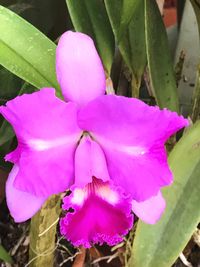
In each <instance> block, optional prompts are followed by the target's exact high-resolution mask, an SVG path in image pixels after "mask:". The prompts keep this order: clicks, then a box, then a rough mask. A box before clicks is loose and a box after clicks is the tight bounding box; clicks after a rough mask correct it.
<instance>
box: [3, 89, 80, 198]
mask: <svg viewBox="0 0 200 267" xmlns="http://www.w3.org/2000/svg"><path fill="white" fill-rule="evenodd" d="M0 113H1V114H2V115H3V116H4V117H5V118H6V119H7V120H8V121H9V122H10V123H11V125H12V126H13V128H14V130H15V133H16V136H17V139H18V147H17V149H16V150H15V151H14V152H12V153H10V154H8V155H7V157H6V159H7V160H9V161H11V162H13V163H17V164H18V166H19V172H18V174H17V176H16V178H15V181H14V185H15V187H16V188H17V189H19V190H22V191H26V192H29V193H30V194H34V195H37V196H42V197H48V196H49V195H51V194H56V193H59V192H62V191H65V190H66V189H67V188H68V187H69V186H70V185H71V184H72V182H73V179H74V165H73V162H74V153H75V149H76V146H77V143H78V139H79V137H80V136H81V133H82V131H81V130H80V128H79V127H78V126H77V108H76V105H75V104H73V103H65V102H63V101H61V100H60V99H58V98H57V97H56V96H55V91H54V89H50V88H45V89H42V90H41V91H39V92H36V93H33V94H29V95H27V94H25V95H23V96H19V97H16V98H15V99H13V100H11V101H9V102H7V105H6V106H1V107H0Z"/></svg>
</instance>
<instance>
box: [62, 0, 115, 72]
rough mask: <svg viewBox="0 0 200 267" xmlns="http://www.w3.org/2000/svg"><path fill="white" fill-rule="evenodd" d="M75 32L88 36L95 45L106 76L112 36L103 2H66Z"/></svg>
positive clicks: (109, 64) (67, 0) (76, 0)
mask: <svg viewBox="0 0 200 267" xmlns="http://www.w3.org/2000/svg"><path fill="white" fill-rule="evenodd" d="M66 2H67V6H68V10H69V13H70V16H71V19H72V22H73V25H74V27H75V29H76V31H80V32H84V33H86V34H88V35H90V36H91V37H92V38H93V40H94V41H95V43H96V46H97V49H98V51H99V54H100V56H101V58H102V61H103V64H104V67H105V69H106V72H107V74H108V75H109V74H110V70H111V66H112V62H113V56H114V49H115V43H114V36H113V32H112V29H111V25H110V22H109V19H108V16H107V13H106V10H105V6H104V4H103V1H99V0H92V1H91V0H66Z"/></svg>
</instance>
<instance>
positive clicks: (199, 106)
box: [191, 65, 200, 123]
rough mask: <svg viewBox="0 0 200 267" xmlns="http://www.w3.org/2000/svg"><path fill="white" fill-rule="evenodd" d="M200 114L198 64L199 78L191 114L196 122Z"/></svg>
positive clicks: (199, 67)
mask: <svg viewBox="0 0 200 267" xmlns="http://www.w3.org/2000/svg"><path fill="white" fill-rule="evenodd" d="M199 115H200V65H199V66H198V71H197V78H196V84H195V89H194V96H193V107H192V114H191V118H192V121H193V122H194V123H195V121H196V120H197V119H198V118H199Z"/></svg>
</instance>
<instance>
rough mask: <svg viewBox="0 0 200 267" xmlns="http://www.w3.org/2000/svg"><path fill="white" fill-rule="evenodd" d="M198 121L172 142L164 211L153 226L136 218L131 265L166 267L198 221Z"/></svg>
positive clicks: (199, 173)
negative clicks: (172, 178)
mask: <svg viewBox="0 0 200 267" xmlns="http://www.w3.org/2000/svg"><path fill="white" fill-rule="evenodd" d="M199 133H200V122H198V123H196V124H195V125H194V126H193V127H192V128H191V129H189V130H188V131H187V132H186V134H185V135H184V136H183V137H182V138H181V140H180V141H179V142H178V143H177V144H176V145H175V147H174V149H173V150H172V152H171V153H170V156H169V165H170V168H171V170H172V173H173V174H174V183H173V184H172V185H171V186H169V187H167V188H164V190H163V195H164V198H165V199H166V203H167V206H166V210H165V213H164V214H163V216H162V218H161V220H160V221H159V222H158V223H157V224H156V225H147V224H145V223H143V222H141V221H139V223H138V226H137V229H136V236H135V239H134V244H133V250H132V255H133V256H132V258H131V260H130V265H129V266H130V267H131V266H134V267H155V266H159V267H169V266H171V265H172V264H173V263H174V262H175V260H176V259H177V258H178V256H179V254H180V253H181V252H182V251H183V249H184V247H185V246H186V244H187V242H188V241H189V239H190V238H191V236H192V234H193V232H194V230H195V228H196V226H197V225H198V223H199V221H200V208H199V207H200V194H199V192H200V183H199V177H200V134H199Z"/></svg>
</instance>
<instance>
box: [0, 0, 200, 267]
mask: <svg viewBox="0 0 200 267" xmlns="http://www.w3.org/2000/svg"><path fill="white" fill-rule="evenodd" d="M164 7H165V8H164ZM9 10H10V11H12V12H14V13H15V14H14V13H12V12H10V11H9ZM16 14H17V15H19V16H20V17H19V16H17V15H16ZM21 18H23V19H25V20H26V21H28V22H29V24H28V23H26V22H25V21H24V20H23V19H21ZM163 18H164V19H163ZM31 25H33V26H34V27H35V28H34V27H33V26H31ZM36 28H37V29H36ZM66 30H76V31H81V32H84V33H87V34H88V35H90V36H91V37H92V38H93V40H94V41H95V44H96V47H97V49H98V52H99V55H100V56H101V59H102V62H103V65H104V68H105V72H106V75H107V78H111V80H108V81H109V82H108V85H109V86H108V88H107V89H108V91H109V90H110V89H111V90H112V89H113V88H112V84H113V87H114V90H115V93H116V94H120V95H125V96H129V97H139V98H140V99H142V100H143V101H145V102H146V103H148V104H150V105H159V106H160V107H161V108H168V109H171V110H173V111H176V112H179V113H181V114H183V115H184V116H189V118H190V119H191V126H190V129H189V130H187V132H186V133H184V136H183V137H182V138H181V139H180V141H178V142H177V140H178V139H179V138H180V136H181V134H179V136H178V137H173V138H172V139H171V140H170V141H169V142H168V148H170V149H169V150H171V149H172V148H173V147H174V149H173V150H172V152H171V153H170V156H169V164H170V167H171V169H172V170H173V173H174V176H175V182H174V184H173V185H172V186H171V187H170V188H166V189H164V190H163V194H164V196H165V198H166V200H167V210H166V212H165V214H164V216H163V218H162V219H161V220H160V222H159V223H158V224H156V225H153V226H149V225H146V224H144V223H142V222H140V221H139V222H138V223H137V226H136V227H135V228H134V231H133V232H132V233H131V234H130V235H129V236H128V237H127V239H126V242H124V244H123V246H122V247H123V249H121V250H120V249H119V248H116V250H114V251H117V253H118V254H117V257H115V260H114V263H113V264H114V265H112V263H106V262H105V261H103V263H102V265H101V261H99V263H96V264H99V265H95V266H115V267H117V266H124V265H126V266H133V267H134V266H136V267H165V266H166V267H169V266H172V265H173V264H174V266H185V265H186V266H194V267H195V266H199V265H198V264H200V252H199V243H198V242H199V241H195V240H198V238H199V239H200V236H199V230H198V223H199V221H200V194H199V192H200V183H199V177H200V150H199V147H200V146H199V144H200V124H199V122H198V120H199V113H200V76H199V75H200V71H199V64H200V45H199V36H200V1H199V0H190V1H189V0H185V1H184V0H177V1H172V0H171V1H167V0H166V1H164V0H157V1H156V0H117V1H116V0H104V1H103V0H92V1H91V0H66V1H65V0H59V1H56V0H48V1H47V0H42V1H41V0H40V1H39V0H29V1H25V0H2V1H1V7H0V64H1V65H2V66H1V67H0V104H4V103H5V102H6V101H8V100H9V99H12V98H13V97H15V96H17V95H20V94H22V93H30V92H33V91H35V90H38V89H40V88H41V87H45V86H52V87H54V88H56V90H57V95H58V96H61V94H60V88H59V85H58V84H57V81H56V76H55V66H54V62H55V49H56V43H57V41H58V39H59V36H60V35H61V34H62V33H63V32H64V31H66ZM46 36H47V37H48V38H46ZM111 81H112V82H111ZM119 108H120V107H119ZM196 121H197V122H196ZM193 123H195V124H194V125H193ZM176 143H177V144H176ZM15 146H16V138H15V136H14V133H13V130H12V128H11V126H10V125H9V124H8V123H7V122H6V121H5V120H3V119H2V118H1V119H0V167H1V169H2V170H3V173H4V174H2V175H1V177H0V179H1V185H2V186H1V188H0V199H1V200H2V201H3V199H4V184H5V180H6V177H7V175H6V174H7V172H8V171H9V170H10V168H11V165H10V164H9V163H6V162H5V161H4V159H3V158H4V156H5V154H7V153H8V152H9V151H11V150H12V149H13V148H14V147H15ZM5 205H6V204H5V200H4V202H3V204H1V209H4V208H5ZM6 212H7V213H8V211H7V210H6ZM0 221H1V222H2V223H0V238H1V239H0V240H1V243H2V244H3V245H4V246H5V247H6V249H7V250H9V251H10V254H11V255H12V256H13V258H14V261H15V262H17V263H16V264H18V265H13V266H24V262H25V261H27V260H28V258H27V257H28V256H27V255H28V253H27V249H25V250H24V254H25V255H26V256H23V257H21V254H19V255H20V256H19V255H18V254H17V253H14V252H13V246H14V243H12V242H10V243H9V242H8V241H7V242H6V241H5V239H6V236H7V235H8V234H9V233H10V232H9V231H10V229H7V230H6V231H5V228H4V227H5V224H6V223H10V221H11V218H10V217H9V216H5V215H4V214H3V213H2V212H1V213H0ZM10 224H11V226H10V227H11V228H12V231H13V232H14V233H15V231H14V230H13V227H14V226H13V225H15V224H14V223H13V222H11V223H10ZM1 227H3V228H2V229H3V230H2V229H1ZM23 227H25V226H24V225H23ZM23 227H22V229H25V232H26V233H27V228H23ZM27 227H29V224H28V226H27ZM16 229H17V230H18V231H19V228H18V227H16ZM191 236H192V238H191ZM194 236H195V238H196V239H195V238H194ZM133 237H134V238H133ZM12 238H13V240H15V238H14V236H13V235H11V234H10V239H12ZM57 238H58V237H57ZM50 242H51V243H52V242H54V243H55V240H54V238H51V241H50ZM188 242H189V243H188ZM187 243H188V245H187ZM186 245H187V247H186V249H185V250H184V248H185V246H186ZM65 246H66V244H65ZM67 246H68V247H69V244H67ZM45 249H46V248H44V250H45ZM70 249H71V248H70ZM96 249H97V248H96ZM188 250H189V253H188ZM97 251H98V252H95V253H96V254H95V253H94V251H90V258H89V261H88V265H87V266H90V263H91V258H93V259H94V258H95V257H96V258H99V257H101V256H102V253H103V255H105V254H104V253H107V252H105V250H104V252H102V251H101V249H100V248H98V249H97ZM99 251H100V252H99ZM109 252H110V251H109ZM70 253H72V254H73V253H74V250H73V249H72V252H70ZM98 253H99V254H98ZM67 255H68V254H67ZM69 255H70V254H69ZM69 255H68V256H69ZM91 255H92V256H91ZM94 255H96V256H94ZM120 255H121V256H120ZM193 255H195V256H193ZM71 256H72V255H71ZM0 257H1V258H2V259H3V260H4V261H7V262H11V258H10V256H9V255H8V254H7V253H6V251H5V249H4V248H3V247H0ZM178 257H179V260H177V258H178ZM61 258H62V257H61ZM72 258H73V257H72ZM116 258H117V259H116ZM62 260H63V259H62ZM65 260H66V259H64V260H63V261H62V262H64V261H65ZM176 260H177V261H176ZM59 261H61V259H60V258H59V260H58V262H57V264H59V265H56V266H61V265H60V264H62V263H59ZM175 261H176V263H174V262H175ZM189 261H191V262H192V263H190V262H189ZM3 264H4V263H3V262H2V266H5V265H3ZM34 264H35V265H32V266H40V265H39V263H38V265H36V263H34ZM192 264H193V265H192ZM62 266H72V263H71V262H70V263H69V265H68V263H67V261H66V264H65V265H64V264H63V265H62ZM74 266H75V265H74ZM80 266H83V265H80ZM44 267H45V266H44ZM48 267H50V266H48Z"/></svg>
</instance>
